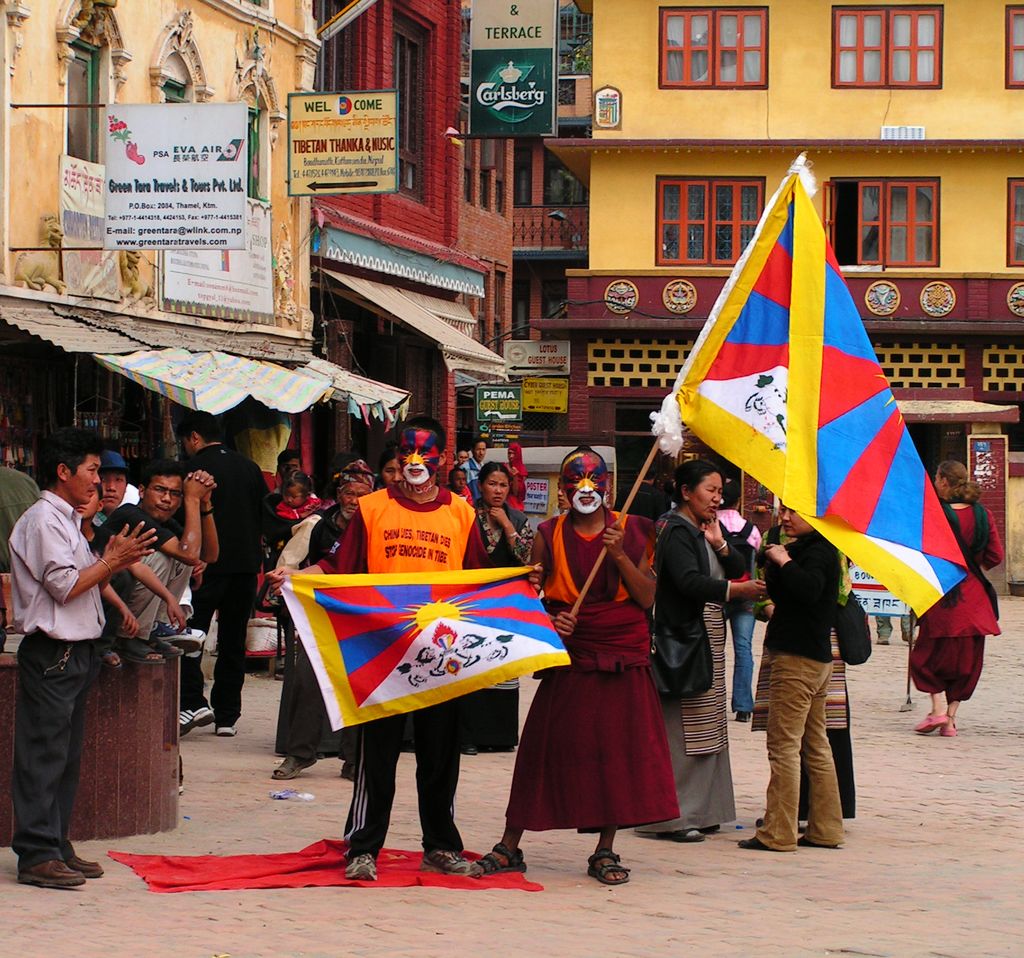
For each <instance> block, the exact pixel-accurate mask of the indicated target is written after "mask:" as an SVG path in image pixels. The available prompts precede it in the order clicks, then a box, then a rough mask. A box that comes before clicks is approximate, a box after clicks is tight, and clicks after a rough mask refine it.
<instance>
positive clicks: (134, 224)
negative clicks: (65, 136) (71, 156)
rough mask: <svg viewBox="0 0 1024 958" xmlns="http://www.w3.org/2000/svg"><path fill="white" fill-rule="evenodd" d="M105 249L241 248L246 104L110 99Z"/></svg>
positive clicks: (243, 228)
mask: <svg viewBox="0 0 1024 958" xmlns="http://www.w3.org/2000/svg"><path fill="white" fill-rule="evenodd" d="M109 110H110V111H111V112H110V113H109V114H108V115H107V121H106V136H107V142H106V148H107V152H106V158H107V180H106V191H105V193H106V210H107V218H106V228H105V230H104V237H103V245H104V247H105V248H106V249H229V250H230V249H238V250H244V249H245V215H246V211H245V201H246V190H247V182H248V166H247V163H248V156H249V151H248V146H247V139H248V119H249V113H248V107H247V106H246V105H245V104H244V103H159V104H155V105H150V106H139V105H135V106H125V105H122V104H119V103H113V104H111V105H110V106H109Z"/></svg>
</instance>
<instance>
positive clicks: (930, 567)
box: [653, 158, 965, 614]
mask: <svg viewBox="0 0 1024 958" xmlns="http://www.w3.org/2000/svg"><path fill="white" fill-rule="evenodd" d="M805 178H806V179H807V180H808V181H810V175H809V171H807V170H806V168H805V167H804V165H803V159H802V158H801V159H800V160H798V161H797V163H796V164H795V165H794V166H793V167H792V168H791V170H790V175H789V176H788V177H787V178H786V179H785V181H784V182H783V184H782V186H781V187H780V188H779V190H778V192H777V193H776V194H775V196H774V197H773V199H772V201H771V203H770V204H769V206H768V207H767V208H766V210H765V212H764V215H763V216H762V218H761V222H760V224H759V225H758V228H757V232H756V233H755V234H754V237H753V239H752V240H751V242H750V244H749V246H748V247H747V249H746V251H745V252H744V254H743V256H742V258H741V259H740V261H739V262H738V263H737V264H736V268H735V269H734V270H733V272H732V275H731V276H730V277H729V280H728V281H727V282H726V284H725V287H724V288H723V290H722V293H721V295H720V296H719V298H718V301H717V302H716V303H715V307H714V309H713V310H712V313H711V316H710V317H709V318H708V321H707V323H706V324H705V326H704V329H703V330H702V331H701V334H700V336H699V337H698V339H697V342H696V344H695V345H694V348H693V350H692V352H691V353H690V355H689V357H687V360H686V364H685V365H684V367H683V369H682V371H681V372H680V374H679V378H678V379H677V381H676V386H675V389H674V390H673V392H672V394H671V395H670V396H669V397H668V398H667V399H666V400H665V403H664V405H663V406H662V411H661V413H660V414H659V415H656V416H654V417H653V418H654V422H655V428H654V431H655V433H657V434H658V435H659V436H660V437H661V438H660V442H661V445H662V448H663V449H665V450H666V451H672V448H673V446H677V445H679V444H681V427H680V423H685V424H686V426H688V427H689V428H690V429H691V430H692V431H693V432H694V433H696V434H697V435H698V436H699V437H700V438H701V439H703V440H704V442H706V443H707V444H708V445H709V446H711V447H712V448H713V449H714V450H715V451H716V452H718V453H719V454H721V455H722V456H724V457H725V458H727V459H729V460H730V461H732V462H733V463H735V464H736V465H737V466H739V467H740V468H742V469H743V470H744V471H746V472H748V473H750V475H752V476H754V477H755V478H756V479H757V480H758V481H759V482H761V483H762V484H764V485H765V486H767V487H768V488H769V489H770V490H771V491H772V492H774V493H775V494H776V495H777V496H779V497H780V499H781V500H782V501H783V502H784V503H785V504H786V505H788V506H790V507H791V508H793V509H796V510H797V512H799V513H800V514H801V515H802V516H804V518H806V519H807V520H808V521H809V522H810V523H811V525H812V526H814V528H816V529H817V530H818V531H819V532H821V533H822V534H823V535H824V536H825V537H826V538H827V539H829V540H830V541H831V542H832V543H833V544H835V545H836V546H837V547H838V548H839V549H840V550H841V551H842V552H843V553H845V554H846V555H847V556H849V558H850V559H851V560H852V561H853V562H855V563H856V564H857V565H858V566H860V567H861V568H863V569H864V570H866V571H867V572H869V573H870V574H871V575H873V576H874V577H875V578H876V579H878V580H879V581H881V582H883V583H884V584H885V585H886V586H888V588H889V590H890V591H891V592H893V593H894V594H895V595H897V596H899V597H900V598H901V599H903V600H904V601H905V602H907V603H908V604H909V605H910V606H912V607H913V608H914V610H915V611H916V612H917V613H918V614H921V613H923V612H924V611H925V610H927V609H928V608H929V607H930V606H932V605H933V604H934V603H935V602H936V601H938V600H939V599H940V598H941V597H942V596H943V595H945V593H946V592H948V591H949V590H950V589H951V588H952V587H953V586H954V585H956V583H957V582H959V581H960V580H961V579H962V578H963V577H964V575H965V570H964V566H963V559H962V556H961V553H960V549H959V548H958V547H957V543H956V539H955V538H954V536H953V532H952V530H951V529H950V527H949V523H948V522H947V521H946V518H945V516H944V515H943V512H942V508H941V506H940V505H939V501H938V498H937V496H936V495H935V492H934V490H933V488H932V484H931V481H930V478H929V476H928V474H927V473H926V472H925V469H924V466H923V465H922V463H921V459H920V457H919V456H918V454H917V451H916V449H915V448H914V444H913V442H912V441H911V439H910V434H909V433H908V431H907V427H906V424H905V423H904V421H903V416H902V415H901V414H900V410H899V407H898V406H897V404H896V400H895V399H894V397H893V394H892V391H891V390H890V388H889V384H888V382H887V381H886V378H885V375H884V374H883V373H882V369H881V367H880V366H879V365H878V360H877V359H876V358H875V353H874V350H873V349H872V347H871V342H870V340H869V339H868V336H867V332H866V331H865V329H864V324H863V322H862V321H861V318H860V315H859V313H858V312H857V307H856V305H855V304H854V301H853V297H852V296H851V295H850V291H849V289H848V288H847V286H846V283H845V281H844V280H843V277H842V272H841V270H840V268H839V265H838V264H837V262H836V259H835V255H834V254H833V252H832V249H831V247H830V246H829V244H828V241H827V240H826V238H825V231H824V229H823V228H822V224H821V220H820V219H819V217H818V214H817V211H816V210H815V209H814V206H813V204H812V202H811V193H810V192H809V191H808V189H807V188H806V187H805V183H804V179H805ZM812 192H813V190H812Z"/></svg>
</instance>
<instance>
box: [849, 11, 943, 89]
mask: <svg viewBox="0 0 1024 958" xmlns="http://www.w3.org/2000/svg"><path fill="white" fill-rule="evenodd" d="M870 16H880V17H881V18H882V29H881V37H880V39H879V44H878V45H877V46H876V45H872V46H866V45H865V44H864V42H863V38H864V20H865V19H866V18H867V17H870ZM896 16H909V17H910V18H911V25H910V36H911V39H910V43H909V44H907V45H904V46H900V47H896V46H895V45H894V44H895V40H893V29H892V21H893V18H894V17H896ZM925 16H934V17H935V43H934V44H933V45H931V46H923V45H920V44H918V43H917V41H916V39H915V38H916V36H917V24H918V21H919V20H920V19H921V17H925ZM841 17H855V18H856V20H857V39H856V42H855V43H854V44H853V45H852V46H845V47H844V46H840V42H839V40H840V37H839V20H840V18H841ZM942 40H943V20H942V7H883V6H878V7H833V8H832V86H833V88H840V89H851V88H852V89H864V88H867V89H876V88H879V87H881V88H891V87H897V88H899V89H907V88H911V89H934V88H936V87H941V86H942ZM929 50H930V51H931V52H932V53H933V54H934V57H935V70H934V76H933V78H932V79H931V80H919V79H918V78H917V55H918V53H921V52H925V51H929ZM851 51H852V52H854V53H855V54H856V56H857V75H856V78H855V79H853V80H841V79H840V71H839V60H840V56H841V54H843V53H849V52H851ZM871 51H877V52H878V53H879V54H880V56H881V69H880V71H879V78H878V80H877V81H875V80H870V81H868V80H865V79H864V54H865V53H868V52H871ZM897 52H907V53H908V54H909V58H910V78H909V79H907V80H893V79H892V73H893V58H894V56H895V54H896V53H897Z"/></svg>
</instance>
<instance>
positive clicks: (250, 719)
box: [0, 598, 1024, 958]
mask: <svg viewBox="0 0 1024 958" xmlns="http://www.w3.org/2000/svg"><path fill="white" fill-rule="evenodd" d="M1002 621H1003V629H1004V632H1005V634H1004V636H1003V637H1002V638H999V639H994V640H990V641H989V643H988V650H987V651H988V656H987V658H988V661H987V663H986V667H985V672H984V675H983V676H982V680H981V684H980V686H979V689H978V692H977V693H976V697H975V699H974V700H973V701H971V702H969V703H967V704H965V705H964V706H963V708H962V712H961V716H962V718H961V720H960V729H961V735H960V737H958V738H956V739H940V738H939V737H938V736H937V735H934V736H929V737H922V736H915V735H914V734H912V732H911V731H910V730H911V727H912V726H913V724H914V723H915V722H916V721H917V720H918V719H919V718H920V717H921V716H922V715H923V714H924V712H925V711H926V709H927V697H926V696H924V695H921V694H919V693H917V692H915V693H914V704H915V707H914V710H913V711H912V712H905V713H900V712H899V711H898V709H899V706H900V705H901V704H902V702H903V701H904V697H905V694H904V691H903V690H904V683H905V672H906V652H905V646H904V645H903V644H902V643H901V642H897V643H896V644H894V645H892V646H889V647H877V648H876V650H875V654H874V655H873V656H872V658H871V660H870V662H868V663H867V664H866V665H864V666H861V667H858V668H855V669H851V670H850V673H849V674H850V689H851V697H852V708H853V721H854V751H855V763H856V772H857V786H858V793H859V794H858V818H857V820H856V821H855V822H853V823H850V824H849V827H848V833H847V844H846V846H845V847H844V848H843V849H842V850H840V851H818V850H814V849H801V850H799V851H798V852H797V853H796V854H791V855H770V854H766V853H755V852H747V851H742V850H740V849H738V848H737V847H736V845H735V842H736V840H737V839H738V838H742V837H745V836H749V835H750V834H751V831H750V829H751V827H752V822H753V819H754V818H755V817H756V816H757V815H758V814H759V812H760V810H761V807H762V801H763V795H764V788H765V784H766V781H767V761H766V759H765V754H764V736H763V734H756V733H751V732H750V731H749V729H748V728H747V727H741V726H738V725H737V724H736V723H731V724H730V733H731V735H732V765H733V775H734V778H735V784H736V800H737V808H738V810H739V814H740V820H739V822H738V823H737V825H736V826H730V827H729V829H728V830H723V832H722V833H721V834H719V835H717V836H713V837H711V838H710V839H709V840H708V841H706V842H704V843H703V844H700V845H677V844H672V843H661V842H656V841H652V840H649V839H641V838H638V837H635V836H633V835H631V834H627V835H623V836H622V838H621V839H620V848H619V851H620V852H622V854H623V857H624V859H625V860H626V861H627V863H628V864H629V865H631V866H632V867H633V869H634V871H633V881H632V882H631V883H630V884H629V885H626V886H623V887H619V888H615V889H611V888H605V887H602V886H599V885H598V884H597V883H595V882H594V881H593V880H591V879H589V878H587V877H586V875H585V862H586V857H587V855H588V854H589V853H590V851H592V845H591V843H592V841H593V839H592V838H591V837H590V836H581V835H576V834H574V833H565V832H553V833H545V834H539V835H529V834H528V835H527V836H526V841H525V843H524V851H525V854H526V857H527V861H528V862H529V864H530V871H529V875H530V877H531V878H532V879H534V880H536V881H539V882H541V883H542V884H544V886H545V888H546V891H545V892H543V893H540V894H526V893H520V892H497V891H494V892H474V893H469V894H458V893H455V892H449V891H443V890H435V889H431V890H425V889H395V890H390V889H389V890H376V889H374V890H367V891H363V890H356V889H340V888H333V889H331V888H327V889H300V890H279V891H248V892H208V893H199V894H180V895H154V894H150V893H148V892H146V891H145V890H144V886H143V884H142V882H141V880H139V879H137V878H136V877H135V876H134V874H132V873H131V872H130V871H129V870H128V869H127V868H125V867H123V866H121V865H119V864H116V863H114V862H112V861H109V860H108V861H107V862H106V868H107V876H106V877H105V878H103V879H102V880H101V881H98V882H90V883H89V884H88V885H87V886H86V887H85V888H83V889H79V890H76V891H71V892H55V891H44V890H42V889H35V888H27V887H24V886H20V885H17V884H15V883H14V882H13V874H14V856H13V855H12V854H11V852H10V851H9V850H8V849H3V850H0V862H2V869H3V872H4V873H5V877H6V876H10V878H11V881H10V882H9V883H5V884H3V885H2V888H3V900H4V905H5V907H4V919H3V924H4V928H3V936H2V939H0V955H2V956H14V955H17V956H19V958H35V956H41V955H48V954H52V953H54V952H63V953H73V954H76V955H83V956H93V955H96V956H99V955H103V956H132V958H135V956H138V958H143V956H161V958H162V956H175V958H211V956H216V955H220V956H223V955H230V956H231V958H254V956H275V958H293V956H318V958H319V956H325V958H326V956H332V958H333V956H338V955H352V956H363V955H367V956H369V955H373V956H378V958H404V956H416V958H423V956H434V955H446V954H450V953H452V952H453V951H454V950H456V949H458V951H459V952H461V953H472V954H475V955H485V956H489V955H494V954H500V953H502V952H504V953H509V954H511V953H515V954H516V955H517V956H518V955H538V956H549V955H558V956H562V958H565V956H573V958H574V956H583V955H587V956H591V955H593V956H620V955H621V956H640V955H644V956H647V955H650V956H661V955H665V956H669V955H671V956H677V955H681V954H684V953H688V952H692V953H697V954H701V955H707V956H719V955H721V956H735V958H747V956H751V958H753V956H758V958H774V956H786V958H789V956H818V955H831V954H846V955H885V956H893V958H911V956H934V958H946V956H955V958H974V956H983V955H984V956H988V955H998V956H1010V955H1020V954H1024V946H1022V945H1021V944H1020V937H1021V935H1022V933H1024V919H1022V918H1021V915H1020V889H1021V888H1022V887H1024V855H1022V853H1021V839H1020V836H1021V825H1022V824H1024V814H1022V812H1024V797H1022V794H1021V793H1022V789H1021V784H1022V777H1024V776H1022V774H1021V769H1022V768H1024V738H1022V736H1021V734H1020V728H1021V724H1022V721H1024V712H1022V709H1021V706H1020V701H1019V693H1018V694H1016V695H1015V692H1017V690H1018V689H1020V688H1021V685H1022V679H1024V667H1022V664H1021V658H1022V656H1021V652H1022V650H1024V642H1022V639H1021V636H1022V635H1024V599H1011V598H1006V599H1004V600H1003V619H1002ZM897 634H898V630H897ZM756 644H757V645H759V644H760V641H759V639H758V641H757V643H756ZM531 685H532V682H530V681H526V682H524V690H525V691H526V694H524V696H523V699H524V701H523V707H524V710H525V707H526V703H527V699H528V698H529V694H530V691H531V688H530V687H531ZM279 694H280V684H279V683H274V682H272V681H270V680H268V679H266V678H264V677H260V676H253V677H251V678H250V679H249V680H248V681H247V683H246V690H245V699H244V715H243V717H242V720H241V722H240V724H239V734H238V737H237V738H235V739H233V740H232V739H216V738H215V737H214V736H213V734H212V733H211V732H209V731H208V730H206V729H200V730H197V731H195V732H193V733H192V734H190V735H189V736H188V737H187V738H186V739H184V740H183V743H182V752H183V755H184V759H185V765H186V774H187V786H188V787H187V790H186V792H185V794H184V796H183V797H182V802H181V816H182V820H181V823H180V827H179V828H178V829H177V830H176V831H175V832H171V833H164V834H159V835H146V836H140V837H137V838H132V839H123V840H118V841H115V842H112V843H109V842H90V843H83V844H82V845H81V846H80V852H81V853H82V854H84V855H85V856H86V857H96V858H99V857H102V856H103V854H104V852H105V851H106V849H107V848H109V847H114V848H117V849H119V850H122V851H131V852H137V853H142V854H154V853H167V854H204V853H220V854H241V853H249V852H269V851H288V850H296V849H299V848H301V847H303V846H304V845H306V844H308V843H310V842H312V841H315V840H317V839H319V838H322V837H336V836H338V835H339V833H340V831H341V828H342V825H343V822H344V816H345V812H346V810H347V805H348V798H349V794H350V788H351V786H350V785H349V783H347V782H344V781H342V780H341V779H340V778H338V777H337V772H338V767H339V766H338V763H337V762H336V761H335V760H333V759H327V760H324V761H322V762H320V763H319V764H317V765H316V766H315V767H314V768H312V769H311V770H310V771H309V772H307V773H305V774H304V775H302V776H301V777H300V778H299V779H297V780H296V781H295V783H294V784H295V785H296V786H297V787H299V788H300V790H307V791H311V792H313V793H315V795H316V800H315V801H314V802H312V803H309V804H304V803H296V802H275V801H271V800H270V799H269V798H268V796H267V792H268V791H269V790H270V789H271V788H273V787H274V784H273V783H272V782H271V781H270V778H269V774H270V771H271V770H272V769H273V768H274V766H275V765H276V763H277V761H278V759H277V758H276V757H275V756H274V755H273V752H272V741H273V727H274V720H275V716H276V707H277V700H278V696H279ZM512 761H513V756H511V755H480V756H477V757H475V758H466V759H464V763H463V774H462V783H461V788H460V792H459V804H460V812H459V822H460V826H461V828H462V831H463V836H464V838H465V840H466V842H467V844H468V846H469V847H470V848H475V849H478V850H482V849H484V848H486V847H489V846H490V844H491V843H492V842H493V841H494V840H496V838H497V837H498V835H499V834H500V831H501V824H502V813H503V811H504V805H505V800H506V797H507V791H508V785H509V781H510V776H511V769H512ZM412 774H413V762H412V757H411V756H403V758H402V761H401V763H400V766H399V778H400V782H399V792H398V799H397V802H396V809H395V816H394V824H393V827H392V831H391V844H393V845H395V846H397V847H405V848H415V847H417V844H418V837H419V833H418V831H417V829H416V827H415V805H414V801H415V793H414V789H413V781H412ZM739 826H742V830H740V828H739Z"/></svg>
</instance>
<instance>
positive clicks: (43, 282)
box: [14, 213, 67, 296]
mask: <svg viewBox="0 0 1024 958" xmlns="http://www.w3.org/2000/svg"><path fill="white" fill-rule="evenodd" d="M39 234H40V243H39V245H40V246H49V247H50V249H52V250H53V252H52V253H51V252H49V251H48V250H37V251H35V252H31V253H22V254H21V255H20V256H19V257H18V261H17V263H16V264H15V266H14V282H15V284H16V285H18V286H27V287H28V288H29V289H34V290H37V291H39V292H42V291H43V290H44V289H46V287H47V286H52V287H53V288H54V289H55V290H56V291H57V292H58V293H60V295H62V296H63V295H64V293H65V292H66V291H67V285H66V284H65V283H64V281H63V280H62V279H61V278H60V248H61V246H62V244H63V243H64V230H63V229H61V225H60V220H59V219H58V218H57V217H56V216H55V215H54V214H53V213H49V214H47V215H46V216H44V217H43V218H42V221H41V226H40V231H39Z"/></svg>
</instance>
